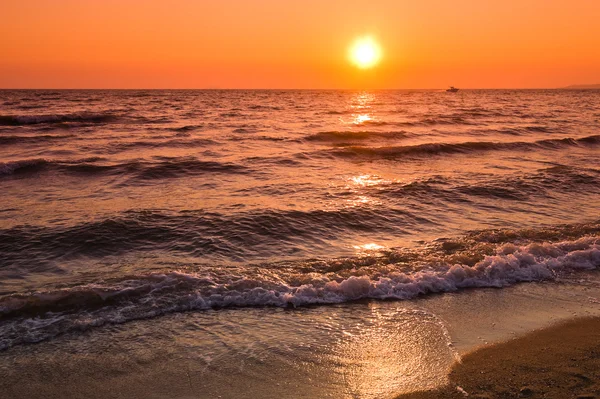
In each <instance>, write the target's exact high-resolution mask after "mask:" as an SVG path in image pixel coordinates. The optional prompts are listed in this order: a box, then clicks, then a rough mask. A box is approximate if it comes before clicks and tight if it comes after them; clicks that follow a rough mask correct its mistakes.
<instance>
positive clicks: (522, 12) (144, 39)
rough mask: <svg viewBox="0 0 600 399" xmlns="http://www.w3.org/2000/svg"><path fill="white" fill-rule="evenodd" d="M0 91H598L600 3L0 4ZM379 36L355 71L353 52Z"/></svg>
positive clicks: (122, 0)
mask: <svg viewBox="0 0 600 399" xmlns="http://www.w3.org/2000/svg"><path fill="white" fill-rule="evenodd" d="M0 18H1V21H2V22H1V23H0V87H4V88H13V87H19V88H21V87H22V88H40V87H43V88H443V87H446V86H448V85H455V86H459V87H464V88H468V87H472V88H475V87H482V88H496V87H560V86H565V85H570V84H579V83H600V0H502V1H500V0H368V1H351V0H344V1H341V0H331V1H327V0H252V1H250V0H210V1H209V0H170V1H166V0H1V1H0ZM365 34H370V35H373V36H374V37H376V38H377V40H378V41H379V43H380V44H381V47H382V48H383V52H384V56H383V59H382V62H381V63H380V64H379V65H378V66H377V67H376V68H373V69H369V70H360V69H357V68H355V67H354V66H352V65H351V64H350V63H349V62H348V60H347V49H348V47H349V46H350V44H351V43H352V41H353V40H354V39H355V38H356V37H358V36H362V35H365Z"/></svg>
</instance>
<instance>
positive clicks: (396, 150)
mask: <svg viewBox="0 0 600 399" xmlns="http://www.w3.org/2000/svg"><path fill="white" fill-rule="evenodd" d="M598 144H600V135H593V136H588V137H582V138H577V139H573V138H563V139H546V140H538V141H533V142H525V141H515V142H492V141H469V142H463V143H426V144H417V145H409V146H389V147H361V146H351V147H344V148H340V149H334V150H330V151H329V152H328V154H332V155H335V156H340V157H367V158H396V157H398V156H417V157H418V156H431V155H445V154H470V153H476V152H488V151H527V150H539V149H549V150H552V149H561V148H568V147H576V146H596V145H598Z"/></svg>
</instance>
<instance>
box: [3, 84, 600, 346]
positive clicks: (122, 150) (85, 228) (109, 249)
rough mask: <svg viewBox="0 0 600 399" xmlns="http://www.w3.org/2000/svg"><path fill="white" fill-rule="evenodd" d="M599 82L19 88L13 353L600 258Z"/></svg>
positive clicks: (6, 208) (524, 275) (9, 147)
mask: <svg viewBox="0 0 600 399" xmlns="http://www.w3.org/2000/svg"><path fill="white" fill-rule="evenodd" d="M599 155H600V92H598V91H560V90H556V91H461V92H459V93H457V94H451V93H446V92H437V91H423V92H408V91H375V92H351V91H0V161H1V162H0V196H1V205H0V316H1V317H2V318H3V321H0V349H1V348H7V347H9V346H12V345H15V344H20V343H25V342H35V341H39V340H43V339H47V338H50V337H53V336H56V335H58V334H61V333H64V332H68V331H74V330H80V329H86V328H88V327H90V326H98V325H102V324H106V323H122V322H125V321H129V320H134V319H140V318H148V317H153V316H158V315H162V314H165V313H174V312H180V311H183V310H189V309H210V308H213V309H220V308H223V307H231V306H234V307H245V306H263V305H268V306H270V305H275V306H301V305H306V304H314V303H318V304H332V303H340V302H345V301H349V300H355V299H361V298H372V299H385V298H396V299H408V298H414V297H416V296H420V295H423V294H428V293H433V292H446V291H454V290H458V289H461V288H471V287H502V286H506V285H511V284H514V283H517V282H522V281H538V280H552V279H555V278H556V276H557V275H561V274H562V273H571V272H576V271H578V270H588V269H594V268H597V267H598V266H600V239H599V237H600V223H599V221H598V220H599V219H600V214H599V212H598V209H600V161H599V160H598V158H599Z"/></svg>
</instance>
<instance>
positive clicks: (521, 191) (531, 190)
mask: <svg viewBox="0 0 600 399" xmlns="http://www.w3.org/2000/svg"><path fill="white" fill-rule="evenodd" d="M367 189H369V190H370V194H371V195H386V196H390V197H401V198H406V197H411V196H412V197H415V198H418V199H423V198H425V199H432V198H439V199H442V200H445V201H449V202H455V201H469V200H470V198H472V197H485V198H489V199H505V200H514V201H526V200H528V199H529V198H530V197H533V196H537V197H553V196H556V195H559V194H561V193H565V194H573V193H582V194H590V193H594V192H600V170H598V169H593V168H574V167H568V166H562V165H561V166H553V167H551V168H546V169H542V170H539V171H538V172H536V173H530V174H517V175H510V176H502V177H497V178H495V179H494V180H493V181H481V182H471V183H469V184H464V183H461V182H460V181H452V180H451V179H447V178H443V177H441V176H437V177H433V178H428V179H422V180H415V181H412V182H409V183H402V182H388V183H382V184H378V185H375V186H373V187H370V188H369V187H367Z"/></svg>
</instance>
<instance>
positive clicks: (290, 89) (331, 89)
mask: <svg viewBox="0 0 600 399" xmlns="http://www.w3.org/2000/svg"><path fill="white" fill-rule="evenodd" d="M579 86H581V87H579ZM583 86H596V85H585V84H584V85H569V86H561V87H493V88H490V87H465V88H461V87H458V89H459V90H460V91H464V90H562V89H574V90H577V89H579V90H586V88H585V87H583ZM448 87H450V86H448ZM446 89H447V87H444V88H442V87H439V88H363V89H360V88H277V87H272V88H235V87H227V88H220V87H200V88H193V87H188V88H175V87H151V88H148V87H127V88H123V87H61V88H55V87H0V90H123V91H125V90H190V91H192V90H204V91H210V90H214V91H218V90H248V91H252V90H253V91H268V90H273V91H275V90H279V91H316V90H322V91H357V90H359V91H407V90H419V91H433V90H446ZM594 89H595V88H588V89H587V90H594Z"/></svg>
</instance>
